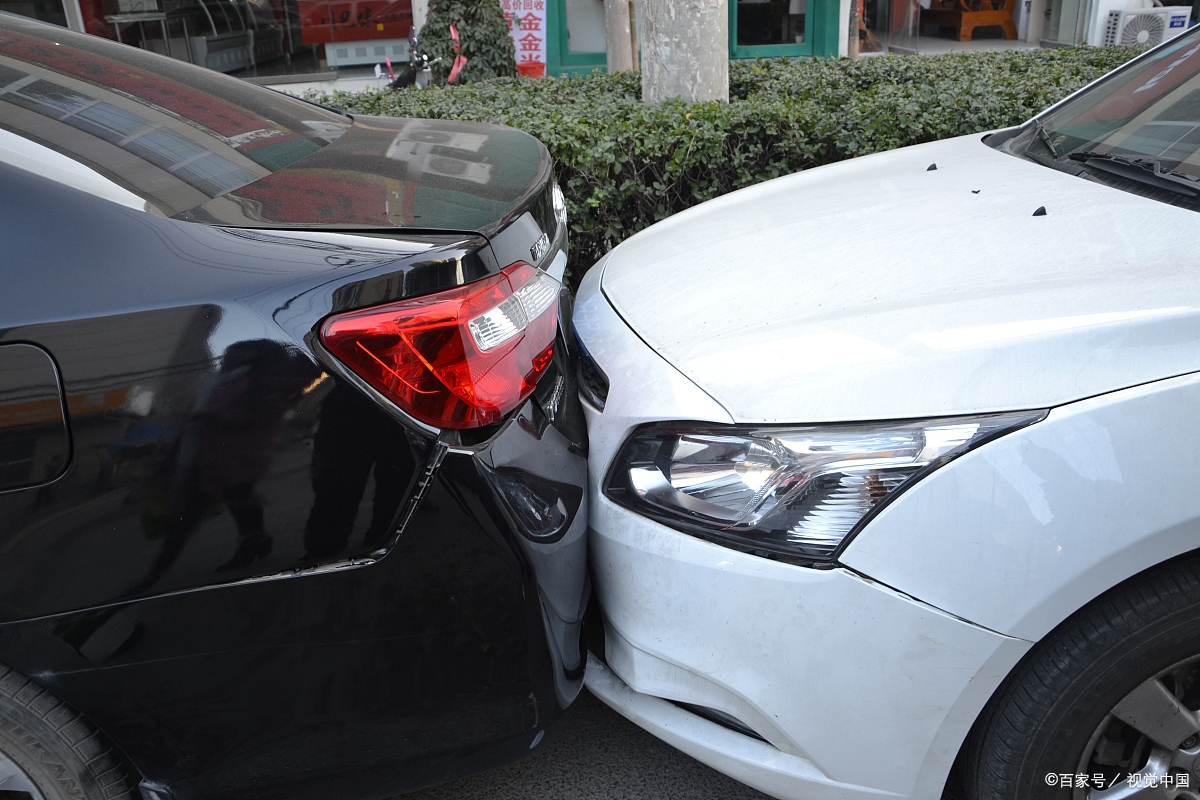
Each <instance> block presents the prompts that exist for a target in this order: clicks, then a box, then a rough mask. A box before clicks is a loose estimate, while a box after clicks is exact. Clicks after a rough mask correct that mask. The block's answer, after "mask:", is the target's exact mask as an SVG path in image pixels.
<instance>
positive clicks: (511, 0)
mask: <svg viewBox="0 0 1200 800" xmlns="http://www.w3.org/2000/svg"><path fill="white" fill-rule="evenodd" d="M546 2H547V0H500V7H501V8H502V9H504V20H505V21H506V22H507V23H508V32H509V35H510V36H512V40H513V44H514V45H516V48H517V71H518V72H520V73H521V74H522V75H524V76H525V77H527V78H540V77H542V76H543V75H545V74H546Z"/></svg>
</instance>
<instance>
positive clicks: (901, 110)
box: [316, 48, 1138, 283]
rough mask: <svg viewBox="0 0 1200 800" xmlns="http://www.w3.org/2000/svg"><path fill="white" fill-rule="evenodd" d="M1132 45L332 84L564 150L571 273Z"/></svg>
mask: <svg viewBox="0 0 1200 800" xmlns="http://www.w3.org/2000/svg"><path fill="white" fill-rule="evenodd" d="M1137 52H1138V51H1137V50H1134V49H1129V48H1075V49H1055V50H1032V51H1008V52H1003V53H971V54H952V55H945V56H886V57H881V58H870V59H863V60H861V61H846V60H826V61H789V60H786V59H779V60H769V61H757V62H734V63H733V64H731V65H730V98H731V99H730V102H729V103H716V102H712V103H698V104H691V103H685V102H683V101H679V100H669V101H667V102H664V103H661V104H657V105H646V104H644V103H642V102H641V99H640V87H641V82H640V77H639V76H638V75H637V73H629V72H627V73H621V74H617V75H604V74H601V73H599V72H597V73H593V74H592V75H589V76H585V77H565V78H546V79H543V80H536V81H535V80H527V79H516V78H514V79H499V80H495V81H490V82H487V83H480V84H474V85H470V86H463V87H446V88H440V89H432V90H426V91H419V92H418V91H411V92H389V91H383V92H377V91H372V90H367V91H364V92H360V93H355V94H343V93H335V94H334V95H332V96H322V97H319V98H316V99H318V100H319V101H320V102H323V103H327V104H329V105H334V106H338V107H341V108H344V109H346V110H347V111H350V112H353V113H361V114H384V115H394V116H411V117H436V118H442V119H468V120H477V121H482V122H495V123H502V124H505V125H512V126H513V127H516V128H520V129H522V130H525V131H528V132H529V133H532V134H533V135H534V136H537V137H538V138H539V139H541V140H542V142H544V143H545V145H546V147H547V148H549V150H550V153H551V154H552V155H553V156H554V159H555V170H556V174H557V176H558V181H559V183H560V184H562V187H563V192H564V193H565V194H566V197H567V208H568V212H569V215H570V220H571V232H572V239H571V260H570V263H569V272H568V274H569V276H571V278H572V283H577V282H578V279H579V278H580V277H582V275H583V272H584V271H585V270H586V269H587V268H588V267H589V266H590V265H591V264H592V263H594V262H595V261H596V260H597V259H598V258H599V257H600V256H602V255H603V254H604V253H605V252H607V251H608V250H609V248H611V247H612V246H613V245H615V244H616V243H617V242H619V241H621V240H622V239H624V238H626V237H628V236H630V235H632V234H634V233H636V232H637V231H639V230H641V229H642V228H645V227H646V226H648V225H650V224H652V223H654V222H656V221H658V220H661V219H663V218H665V217H667V216H670V215H671V214H674V213H676V212H679V211H682V210H683V209H685V208H688V207H690V206H692V205H695V204H696V203H699V202H702V201H704V200H708V199H710V198H712V197H716V196H718V195H721V194H724V193H726V192H729V191H732V190H734V189H740V188H742V187H744V186H749V185H751V184H754V183H758V182H760V181H764V180H768V179H770V178H775V177H778V176H780V175H786V174H788V173H791V172H796V171H798V170H802V169H807V168H809V167H814V166H819V165H821V164H828V163H831V162H834V161H840V160H842V159H846V158H852V157H854V156H860V155H866V154H867V153H874V152H877V151H880V150H888V149H891V148H895V147H901V146H904V145H910V144H918V143H920V142H928V141H933V140H935V139H942V138H946V137H950V136H959V135H964V134H971V133H978V132H980V131H985V130H990V129H994V128H1003V127H1007V126H1010V125H1015V124H1017V123H1019V122H1021V121H1023V120H1025V119H1028V118H1029V117H1031V116H1033V114H1035V113H1036V112H1037V111H1039V110H1041V109H1042V108H1044V107H1046V106H1048V105H1050V104H1051V103H1053V102H1055V101H1057V100H1059V99H1061V98H1063V97H1065V96H1066V95H1067V94H1069V93H1071V92H1072V91H1074V90H1076V89H1078V88H1080V87H1081V86H1083V85H1085V84H1086V83H1088V82H1089V81H1091V80H1093V79H1094V78H1096V77H1099V76H1100V75H1102V74H1104V73H1105V72H1108V71H1109V70H1112V69H1114V68H1115V67H1117V66H1119V65H1120V64H1122V63H1124V62H1125V61H1127V60H1128V59H1129V58H1131V57H1132V56H1134V55H1135V54H1136V53H1137Z"/></svg>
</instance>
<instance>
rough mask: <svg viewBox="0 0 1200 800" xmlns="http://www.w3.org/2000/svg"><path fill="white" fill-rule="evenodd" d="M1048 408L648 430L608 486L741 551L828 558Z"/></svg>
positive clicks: (650, 511) (627, 501)
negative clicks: (900, 502) (939, 473)
mask: <svg viewBox="0 0 1200 800" xmlns="http://www.w3.org/2000/svg"><path fill="white" fill-rule="evenodd" d="M1045 416H1046V412H1045V411H1020V412H1015V413H1009V414H985V415H981V416H976V417H947V418H942V419H925V420H913V421H906V422H873V423H853V424H838V425H810V426H802V427H799V426H798V427H786V428H785V427H766V426H756V427H744V426H737V427H734V426H694V427H693V426H687V425H655V426H650V427H645V428H641V429H639V430H637V431H635V432H634V434H633V435H632V436H631V437H630V438H629V440H628V441H627V442H626V443H625V446H624V447H623V448H622V450H621V452H620V454H619V455H618V457H617V460H616V462H615V465H614V467H613V470H612V472H611V473H610V474H609V478H608V481H607V482H606V486H605V493H606V494H607V495H608V496H609V497H611V498H613V499H614V500H616V501H617V502H619V503H621V504H622V505H625V506H627V507H629V508H632V509H634V510H635V511H638V512H639V513H642V514H646V515H647V516H652V517H654V518H656V519H658V520H659V521H661V522H664V523H666V524H668V525H671V526H672V527H675V528H678V529H680V530H683V531H685V532H688V533H693V534H696V535H699V536H703V537H704V538H709V539H712V540H714V541H717V542H720V543H722V544H728V545H732V546H734V547H737V548H739V549H744V550H750V551H761V552H763V553H764V554H772V555H777V556H784V557H791V558H794V559H798V560H801V561H827V560H830V559H832V558H833V557H834V556H835V555H837V553H838V552H839V550H840V548H841V547H842V546H843V545H844V544H846V543H848V542H849V538H850V536H851V534H853V533H854V532H855V529H856V528H857V527H858V526H859V525H860V523H862V522H863V521H864V520H865V519H866V518H867V516H868V515H869V514H871V513H872V512H873V511H875V510H876V509H878V508H879V507H880V506H881V505H882V504H883V503H884V502H885V501H887V500H888V499H889V498H891V497H894V496H895V495H896V494H898V493H899V492H900V491H901V490H902V489H904V488H906V487H907V486H910V485H912V484H913V483H915V482H916V481H917V480H918V479H919V478H920V477H921V476H922V475H924V474H925V473H927V472H928V471H929V470H932V469H935V468H937V467H938V466H940V465H942V464H945V463H946V462H947V461H949V460H951V459H953V458H955V457H957V456H960V455H962V454H963V453H965V452H967V451H968V450H970V449H971V448H973V447H977V446H979V445H980V444H982V443H984V442H986V441H989V440H991V439H994V438H995V437H997V436H1000V435H1002V434H1005V433H1008V432H1010V431H1013V430H1016V429H1018V428H1022V427H1024V426H1026V425H1029V424H1031V423H1034V422H1037V421H1038V420H1040V419H1042V418H1043V417H1045Z"/></svg>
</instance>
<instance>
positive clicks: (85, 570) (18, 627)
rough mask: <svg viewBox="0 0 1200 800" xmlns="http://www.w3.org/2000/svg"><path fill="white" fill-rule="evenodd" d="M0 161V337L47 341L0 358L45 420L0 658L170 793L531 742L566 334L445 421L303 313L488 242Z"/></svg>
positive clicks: (472, 274) (556, 580) (491, 263)
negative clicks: (47, 434) (122, 201)
mask: <svg viewBox="0 0 1200 800" xmlns="http://www.w3.org/2000/svg"><path fill="white" fill-rule="evenodd" d="M0 186H3V191H0V242H3V243H4V246H5V260H6V276H5V291H4V292H3V293H0V359H3V358H5V357H12V358H16V357H19V356H20V357H28V358H27V360H29V359H32V356H33V355H36V356H37V358H38V359H42V363H43V364H44V367H45V368H44V369H42V378H41V379H40V383H39V381H38V380H34V379H33V378H30V379H21V381H16V379H15V378H11V377H7V378H6V380H8V382H9V384H13V383H16V382H23V385H24V384H29V385H30V386H31V387H32V386H36V387H38V388H37V390H36V393H37V397H36V398H34V399H35V400H36V402H38V403H40V404H41V405H44V406H45V408H44V409H43V410H44V411H45V412H46V415H47V420H46V423H45V424H48V425H51V426H53V424H57V426H58V428H57V430H58V432H59V434H58V435H59V440H58V442H59V443H58V445H57V447H58V448H59V450H58V452H57V454H53V453H50V454H49V455H47V454H46V453H42V451H38V452H39V455H38V456H37V458H38V459H41V460H40V461H38V462H37V463H38V464H39V465H40V466H37V467H36V469H35V470H34V471H33V472H29V473H28V475H26V473H22V476H23V477H20V478H14V479H12V480H13V481H15V482H12V483H9V484H7V485H8V486H9V487H11V488H9V489H8V490H7V491H0V520H3V521H2V522H0V662H4V663H7V664H9V665H11V666H12V667H14V668H16V669H18V670H20V671H22V672H24V673H25V674H27V675H29V676H30V677H32V678H33V679H34V680H36V681H38V682H39V683H41V684H42V685H44V686H45V687H47V688H48V689H50V690H51V691H53V692H54V693H55V694H57V695H58V696H60V697H62V698H63V699H65V700H67V701H68V702H69V703H71V704H72V705H74V706H75V707H76V708H77V709H78V710H79V711H81V712H82V713H83V714H84V715H86V716H87V717H88V719H89V720H91V721H92V723H94V724H95V725H96V726H97V727H98V728H100V729H101V730H102V731H103V732H104V733H105V734H106V735H107V736H108V737H109V738H110V739H111V740H112V741H113V742H114V743H115V744H116V745H117V746H118V747H119V748H120V749H121V751H122V752H123V753H124V754H125V756H126V757H127V758H128V759H129V761H130V762H131V763H132V764H133V765H134V766H135V767H136V768H137V769H138V770H139V771H140V773H141V776H142V777H143V778H144V779H145V781H146V785H147V786H151V787H158V788H160V789H162V790H163V792H164V796H168V797H171V798H174V800H188V799H189V798H195V799H196V800H201V799H202V800H221V799H222V798H228V799H229V800H233V799H234V798H255V800H266V799H267V798H272V797H279V798H288V800H299V799H300V798H305V797H313V798H317V797H320V798H329V797H339V798H343V797H344V798H347V799H349V798H355V797H363V798H367V797H382V796H385V795H387V794H389V793H394V792H397V791H401V790H404V789H411V788H416V787H418V786H421V785H425V784H430V783H436V782H439V781H443V780H447V779H449V778H452V777H457V776H459V775H462V774H464V773H467V772H471V771H474V770H479V769H484V768H487V767H490V766H493V765H495V764H498V763H502V762H504V761H507V760H511V759H512V758H514V757H516V756H518V755H519V754H521V753H528V752H529V750H530V748H531V747H532V746H536V745H537V744H538V743H540V742H542V741H544V739H545V736H544V734H545V732H546V731H547V730H548V729H549V728H550V727H551V726H552V724H553V722H554V720H555V719H556V718H557V717H558V715H559V714H560V713H561V711H562V710H563V709H564V708H565V707H566V706H567V705H568V704H569V703H570V702H571V701H572V700H573V699H574V697H575V695H576V693H577V692H578V691H579V687H580V685H581V678H582V660H581V657H580V651H579V640H580V636H579V628H580V624H581V619H582V616H583V608H584V603H585V600H586V592H587V587H586V585H585V584H586V578H585V561H584V559H585V550H586V542H585V538H584V530H585V528H586V517H587V512H586V499H585V497H584V487H585V484H586V481H585V475H586V442H585V434H584V433H583V430H584V428H583V424H582V414H581V411H580V409H579V406H578V401H577V400H576V399H575V389H574V385H573V381H574V374H575V373H574V369H573V367H572V362H571V360H570V359H571V358H573V355H572V354H571V353H570V352H569V350H568V348H567V344H566V343H565V342H564V341H563V339H562V336H561V333H560V335H559V338H558V345H557V347H556V349H555V355H554V362H553V367H552V368H551V369H550V370H549V371H548V372H547V374H546V375H545V376H544V377H543V379H542V381H541V382H540V383H539V385H538V388H537V390H536V391H535V393H534V395H533V396H531V397H530V398H529V399H528V400H527V401H526V402H525V403H524V404H523V406H522V407H521V408H520V409H519V410H518V411H517V412H514V413H513V414H512V415H510V416H509V417H507V418H506V419H505V421H503V422H502V423H498V424H497V425H494V426H492V427H491V428H488V429H484V430H479V431H476V432H475V433H474V434H473V436H472V437H465V436H462V437H460V436H457V435H447V434H444V433H439V432H438V431H436V430H432V429H429V428H427V427H424V426H422V425H419V424H416V423H414V422H412V420H410V419H409V418H407V417H406V416H405V415H404V414H403V413H402V412H400V411H399V409H397V408H396V407H395V406H391V405H390V404H388V403H386V402H384V401H383V400H382V399H381V398H380V397H378V396H376V395H374V394H372V393H371V392H370V391H367V390H365V389H364V386H363V384H362V382H361V381H358V380H356V379H355V378H354V376H353V375H352V374H350V373H348V372H347V371H346V370H345V369H344V368H343V367H341V366H340V365H339V364H337V363H336V362H335V361H334V360H333V359H332V358H331V357H330V356H329V355H328V354H327V353H325V352H324V351H323V350H322V349H321V347H320V346H319V344H318V343H317V341H316V337H315V335H314V331H315V330H317V329H318V328H319V325H320V323H321V321H322V320H323V319H325V318H326V317H327V316H329V315H330V314H332V313H335V312H339V311H344V310H350V309H356V308H362V307H367V306H371V305H374V304H382V303H388V302H392V301H395V300H398V299H403V298H405V297H410V296H415V295H419V294H427V293H430V292H436V291H441V290H444V289H446V288H450V287H452V286H455V285H460V284H462V283H465V282H469V281H471V280H474V279H477V278H479V277H481V276H484V275H487V274H489V273H491V272H494V271H495V270H496V269H497V268H498V267H497V265H496V263H495V259H494V257H493V256H492V255H491V251H490V249H489V248H488V240H487V239H486V238H484V237H483V236H481V235H479V234H477V233H461V234H454V233H440V234H420V235H417V234H413V235H409V234H406V233H403V232H398V231H393V232H391V233H390V234H385V233H369V234H365V235H348V234H345V233H336V232H319V231H303V232H297V231H289V230H262V229H246V228H222V227H216V226H209V225H202V224H196V223H191V222H184V221H179V220H174V219H168V218H163V217H160V216H156V215H153V214H150V213H146V212H144V211H141V210H138V209H136V208H130V207H127V206H121V205H117V204H114V203H110V202H107V201H105V200H101V199H98V198H95V197H92V196H90V195H87V194H85V193H83V192H80V191H77V190H74V189H70V188H68V187H65V186H63V185H61V184H59V183H55V182H53V181H50V180H47V179H44V178H41V177H39V176H37V175H34V174H32V173H30V172H27V171H24V170H21V169H17V168H14V167H10V166H6V165H3V164H0ZM563 315H564V316H563V320H562V324H563V326H564V327H565V326H568V325H569V302H567V303H564V310H563ZM9 354H12V355H11V356H10V355H9ZM35 361H36V359H33V360H29V363H30V364H33V363H34V362H35ZM55 369H57V375H55ZM29 370H33V367H29V369H26V370H25V371H26V372H29ZM34 371H36V370H34ZM6 374H7V372H6ZM23 374H24V373H23ZM30 374H32V373H30ZM52 379H53V381H54V383H53V385H52V383H51V380H52ZM6 387H7V389H11V386H8V384H6V386H5V387H0V392H4V391H5V390H6ZM30 391H32V389H31V390H30ZM15 396H16V395H13V394H12V393H11V392H9V393H7V394H0V414H7V413H8V412H7V411H6V409H8V410H11V402H10V400H11V397H15ZM22 396H24V395H22ZM30 397H31V398H32V394H30ZM51 401H54V402H51ZM55 402H57V403H58V406H57V411H54V408H55ZM41 405H39V408H41ZM52 411H53V412H54V413H50V412H52ZM0 419H8V416H4V417H0ZM56 420H57V422H56V423H55V421H56ZM64 421H65V425H66V427H65V429H64ZM6 431H7V428H6V427H0V442H3V443H7V442H8V441H9V440H8V439H4V438H3V437H4V436H6V435H7V434H6ZM468 440H469V441H468ZM45 441H47V442H48V441H49V439H47V440H45ZM45 446H46V447H50V445H48V444H47V445H45ZM22 452H24V451H22ZM46 452H47V453H49V451H48V450H47V451H46ZM4 453H5V454H6V456H5V457H6V458H7V459H8V461H7V462H6V463H5V465H4V467H5V469H6V470H7V471H6V472H4V473H3V474H4V475H5V476H7V475H9V474H12V475H15V474H16V472H17V466H16V463H17V462H18V461H20V460H21V459H20V458H18V456H17V455H16V453H17V450H15V449H12V448H10V447H7V445H6V449H5V450H4ZM8 454H13V455H8ZM9 462H11V463H9ZM22 463H24V462H22ZM22 468H24V467H22ZM38 470H40V471H38ZM30 475H31V476H33V477H28V476H30ZM418 500H419V502H418Z"/></svg>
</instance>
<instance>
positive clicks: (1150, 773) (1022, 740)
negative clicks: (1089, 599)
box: [965, 557, 1200, 800]
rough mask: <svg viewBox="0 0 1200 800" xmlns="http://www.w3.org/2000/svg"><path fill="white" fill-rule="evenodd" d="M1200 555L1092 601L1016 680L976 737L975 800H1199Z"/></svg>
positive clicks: (970, 785)
mask: <svg viewBox="0 0 1200 800" xmlns="http://www.w3.org/2000/svg"><path fill="white" fill-rule="evenodd" d="M1197 709H1200V558H1195V557H1192V558H1189V559H1187V560H1185V561H1181V562H1177V563H1175V564H1172V565H1166V566H1163V567H1159V568H1156V569H1154V570H1151V571H1150V572H1148V573H1144V574H1143V575H1141V576H1139V577H1137V578H1135V579H1134V580H1133V581H1131V582H1129V583H1127V584H1124V585H1122V586H1120V587H1117V588H1116V589H1114V590H1113V591H1110V592H1108V593H1107V594H1105V595H1103V596H1101V597H1100V598H1099V599H1097V600H1096V601H1094V602H1093V603H1091V604H1089V605H1088V606H1086V607H1085V608H1084V609H1083V610H1082V611H1080V612H1079V613H1078V614H1076V615H1075V616H1074V617H1072V618H1071V619H1069V620H1068V621H1067V622H1065V623H1063V624H1062V625H1061V626H1059V628H1058V629H1056V630H1055V631H1054V632H1053V633H1052V634H1051V635H1050V636H1048V637H1047V638H1046V639H1044V640H1043V641H1042V642H1040V643H1039V644H1038V645H1037V646H1036V647H1035V648H1034V649H1033V650H1032V651H1031V652H1030V654H1029V656H1027V657H1026V659H1025V660H1024V661H1023V662H1022V664H1021V666H1019V667H1018V668H1017V670H1015V671H1014V673H1013V674H1012V675H1011V676H1010V677H1009V678H1008V679H1007V680H1006V681H1005V683H1004V684H1003V685H1002V686H1001V688H1000V689H999V690H998V691H997V693H996V696H995V697H993V698H992V700H991V702H990V703H989V705H988V708H987V709H986V710H985V712H984V714H983V716H982V717H981V718H980V720H979V722H978V723H977V724H976V727H975V731H974V733H973V734H972V737H971V739H970V742H969V745H968V751H967V754H966V755H967V759H966V763H965V766H966V784H967V789H968V792H969V793H970V796H971V797H973V798H974V799H975V800H1050V799H1051V798H1053V800H1115V798H1135V797H1136V798H1145V800H1149V799H1150V798H1163V800H1174V799H1175V798H1179V800H1185V799H1186V800H1195V798H1200V713H1197Z"/></svg>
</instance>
